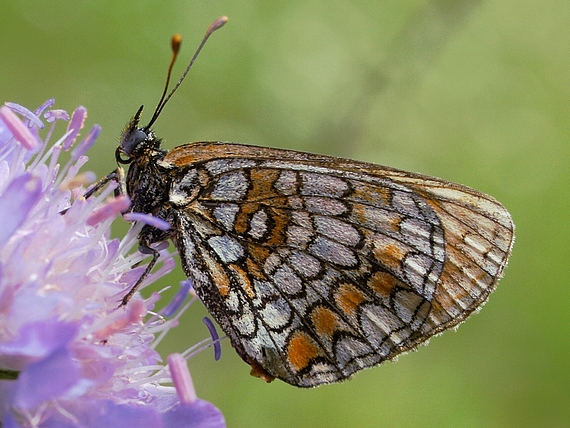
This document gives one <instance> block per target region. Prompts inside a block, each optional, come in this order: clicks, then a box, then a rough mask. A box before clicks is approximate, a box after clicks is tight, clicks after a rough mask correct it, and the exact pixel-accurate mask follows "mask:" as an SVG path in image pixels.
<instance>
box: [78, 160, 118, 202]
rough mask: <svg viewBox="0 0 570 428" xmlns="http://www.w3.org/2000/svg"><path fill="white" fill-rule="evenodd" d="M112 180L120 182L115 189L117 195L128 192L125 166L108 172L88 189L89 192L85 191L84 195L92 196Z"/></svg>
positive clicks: (86, 196) (85, 196)
mask: <svg viewBox="0 0 570 428" xmlns="http://www.w3.org/2000/svg"><path fill="white" fill-rule="evenodd" d="M111 181H116V182H117V183H118V187H117V188H116V189H115V196H119V195H126V194H127V188H126V186H125V171H124V170H123V168H121V167H119V168H117V169H116V170H115V171H113V172H111V173H110V174H107V175H106V176H105V177H103V178H101V179H100V180H99V181H97V183H95V184H94V185H93V186H92V187H91V188H90V189H89V190H87V192H85V194H84V195H83V197H84V198H85V199H87V198H90V197H91V196H92V195H93V194H94V193H97V192H98V191H99V190H101V189H102V188H103V187H105V186H106V185H107V184H109V183H110V182H111Z"/></svg>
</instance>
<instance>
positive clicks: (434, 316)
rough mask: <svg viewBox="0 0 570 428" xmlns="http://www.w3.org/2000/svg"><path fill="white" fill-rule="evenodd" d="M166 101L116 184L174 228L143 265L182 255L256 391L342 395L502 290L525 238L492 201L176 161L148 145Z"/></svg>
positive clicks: (245, 161)
mask: <svg viewBox="0 0 570 428" xmlns="http://www.w3.org/2000/svg"><path fill="white" fill-rule="evenodd" d="M218 25H219V24H218ZM220 26H221V25H220ZM211 28H212V27H211ZM218 28H219V27H218ZM215 29H216V28H215ZM208 35H209V34H208V33H207V36H208ZM206 38H207V37H206ZM206 38H205V39H206ZM203 43H204V42H202V44H201V45H200V48H201V46H202V45H203ZM200 48H199V49H200ZM198 51H199V50H198ZM198 51H197V52H198ZM195 56H196V54H195ZM195 56H194V58H193V60H192V62H193V61H194V59H195ZM169 75H170V69H169ZM179 83H180V82H179ZM175 89H176V88H175ZM165 93H166V89H165ZM171 94H172V92H171ZM164 99H165V98H164V94H163V98H162V99H161V102H159V106H158V107H157V109H156V111H155V115H154V116H153V119H151V122H150V123H149V124H148V125H147V126H140V125H139V122H140V118H141V115H142V107H141V108H140V109H139V110H138V112H137V113H136V114H135V116H134V117H133V118H132V119H131V120H130V121H129V123H128V124H127V126H126V127H125V129H124V131H123V134H122V137H121V141H120V145H119V147H118V148H117V151H116V160H117V162H118V163H119V164H128V165H129V169H128V172H127V174H126V177H123V173H122V169H121V168H119V169H118V170H117V171H116V172H115V173H112V174H110V176H109V177H111V179H117V180H121V181H122V182H123V185H124V192H126V193H127V194H128V195H129V197H130V198H131V203H132V204H131V207H130V209H129V211H132V212H139V213H149V214H152V215H154V216H156V217H158V218H161V219H163V220H165V221H167V222H168V223H169V224H170V225H171V228H170V229H169V230H166V231H165V230H160V229H158V228H156V227H154V226H152V225H148V224H147V225H145V226H144V227H143V229H142V230H141V232H140V235H139V242H140V248H141V250H142V251H144V252H147V253H151V254H153V257H154V258H153V261H156V259H157V258H158V251H157V250H156V249H154V248H153V245H155V244H156V243H161V242H163V241H165V240H172V242H173V243H174V244H175V246H176V247H177V249H178V252H179V254H180V259H181V264H182V268H183V270H184V273H185V274H186V275H187V276H188V278H190V279H191V280H192V281H193V286H194V289H195V291H196V293H197V295H198V297H199V298H200V299H201V301H202V302H203V303H204V305H205V306H206V308H207V309H208V311H209V312H210V314H211V315H212V317H213V318H214V319H215V320H216V321H217V322H218V324H219V325H220V327H221V328H222V330H223V331H224V332H225V334H226V335H227V337H228V338H229V340H230V341H231V344H232V346H233V347H234V348H235V350H236V351H237V353H238V354H239V356H240V357H241V358H242V359H243V360H244V361H246V362H247V363H248V364H250V365H251V367H252V374H253V375H254V376H257V377H261V378H262V379H265V380H266V381H271V380H273V379H275V378H278V379H281V380H283V381H285V382H287V383H289V384H291V385H295V386H298V387H314V386H318V385H321V384H326V383H331V382H338V381H342V380H345V379H347V378H349V377H351V376H352V375H353V374H354V373H355V372H357V371H359V370H362V369H364V368H368V367H372V366H375V365H378V364H380V363H382V362H384V361H387V360H391V359H393V358H395V357H396V356H398V355H399V354H401V353H403V352H406V351H409V350H412V349H415V348H416V347H417V346H418V345H420V344H421V343H424V342H426V341H427V340H428V339H429V338H430V337H432V336H434V335H436V334H438V333H441V332H442V331H444V330H447V329H450V328H452V327H454V326H456V325H458V324H459V323H461V322H462V321H464V320H465V319H466V318H467V317H468V316H469V315H470V314H472V313H473V312H475V311H477V310H478V309H479V308H480V307H481V306H482V305H483V304H484V303H485V302H486V301H487V299H488V298H489V295H490V294H491V293H492V292H493V291H494V290H495V288H496V286H497V282H498V280H499V279H500V278H501V277H502V275H503V270H504V269H505V266H506V264H507V259H508V258H509V255H510V253H511V248H512V245H513V240H514V225H513V222H512V219H511V216H510V214H509V213H508V211H507V210H506V209H505V208H504V207H503V206H502V205H501V204H500V203H499V202H498V201H496V200H495V199H494V198H492V197H491V196H488V195H485V194H483V193H480V192H478V191H476V190H473V189H470V188H469V187H466V186H462V185H459V184H454V183H450V182H447V181H444V180H440V179H438V178H433V177H428V176H424V175H420V174H415V173H411V172H406V171H400V170H397V169H393V168H389V167H386V166H380V165H375V164H371V163H365V162H359V161H354V160H348V159H342V158H336V157H331V156H324V155H316V154H309V153H303V152H297V151H292V150H282V149H273V148H266V147H257V146H250V145H242V144H236V143H221V142H196V143H190V144H186V145H182V146H179V147H176V148H174V149H173V150H170V151H166V150H164V149H162V148H161V141H160V139H159V138H157V137H156V135H155V134H154V132H153V131H152V129H151V125H152V123H153V122H154V120H155V119H156V117H157V116H158V113H160V111H161V110H162V107H163V106H164V103H165V102H166V101H167V100H168V97H167V98H166V101H164ZM123 180H124V181H123ZM152 264H153V263H151V265H149V268H148V269H151V268H152ZM140 281H142V279H141V280H139V283H140ZM136 287H137V286H135V287H134V288H133V289H132V290H130V292H129V293H128V294H127V295H126V296H125V299H124V300H123V303H125V304H126V302H127V301H128V299H130V297H131V296H132V295H133V293H134V292H135V290H136Z"/></svg>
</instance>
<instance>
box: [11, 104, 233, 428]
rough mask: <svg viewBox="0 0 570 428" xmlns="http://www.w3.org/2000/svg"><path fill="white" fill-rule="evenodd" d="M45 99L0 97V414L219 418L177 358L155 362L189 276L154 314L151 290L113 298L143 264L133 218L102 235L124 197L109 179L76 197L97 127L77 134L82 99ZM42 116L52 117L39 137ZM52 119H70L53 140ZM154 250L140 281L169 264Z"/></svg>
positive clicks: (39, 420)
mask: <svg viewBox="0 0 570 428" xmlns="http://www.w3.org/2000/svg"><path fill="white" fill-rule="evenodd" d="M52 105H53V100H50V101H48V102H46V103H45V104H44V105H42V106H41V107H40V108H39V109H37V110H36V111H35V112H33V113H32V112H30V111H28V110H27V109H25V108H23V107H21V106H18V105H15V104H7V105H6V106H2V107H0V425H1V426H2V427H4V428H10V427H102V426H105V427H114V426H117V427H118V426H120V427H124V426H127V427H129V426H131V427H149V428H150V427H157V428H158V427H212V428H213V427H223V426H225V423H224V419H223V416H222V414H221V413H220V411H219V410H218V409H217V408H215V407H214V406H213V405H212V404H210V403H208V402H206V401H204V400H200V399H198V398H197V397H196V394H195V392H194V388H193V386H192V382H191V380H190V374H189V372H188V369H187V366H186V361H185V359H184V357H182V356H181V355H179V354H174V355H171V356H170V357H169V358H168V365H163V364H161V358H160V356H159V355H158V353H157V352H156V351H155V350H154V347H155V346H156V344H157V342H158V341H159V340H160V338H161V337H163V336H164V334H166V333H167V332H168V330H169V329H170V328H172V327H173V326H174V325H176V323H177V319H178V317H179V316H180V314H181V312H182V311H184V310H185V309H186V308H187V307H188V306H189V304H190V303H191V301H190V302H187V303H186V304H185V305H184V304H182V302H184V301H185V300H187V299H185V298H186V297H187V296H188V294H189V292H188V288H189V284H188V283H184V284H183V287H182V289H181V292H180V293H179V294H178V295H177V297H176V298H175V300H174V301H173V302H171V303H170V304H169V305H167V306H166V308H165V309H164V310H163V311H162V313H159V314H156V313H154V312H152V310H153V309H154V306H155V304H156V302H157V301H158V300H159V298H160V297H159V295H158V294H157V293H155V294H153V295H152V296H151V297H150V298H148V299H147V300H143V299H142V297H141V296H140V295H138V294H135V296H134V297H133V298H132V299H131V301H130V302H129V303H128V304H127V305H125V306H119V303H120V300H121V297H122V296H123V295H124V294H125V293H126V292H127V291H128V290H129V289H130V287H132V286H133V285H134V283H135V282H136V281H137V280H138V278H140V276H141V274H142V272H143V271H144V270H145V259H144V258H145V256H144V255H143V254H141V253H139V252H138V251H136V246H137V239H136V236H137V233H138V231H139V230H140V228H141V227H142V224H141V222H140V221H139V222H137V223H135V224H134V226H133V227H132V228H131V230H130V231H129V232H128V233H127V235H126V236H125V237H124V238H123V239H121V240H119V239H111V238H110V232H109V230H110V225H111V223H112V221H113V220H114V219H115V218H117V217H120V213H121V212H122V211H124V210H126V209H127V208H128V206H129V200H128V197H127V196H124V195H120V196H117V197H114V196H113V190H114V188H115V187H116V183H110V184H109V185H108V186H107V187H106V188H105V189H104V190H102V191H101V192H100V194H98V195H96V196H93V197H91V198H88V199H85V198H83V197H82V195H83V194H84V193H85V186H86V185H87V184H88V183H90V182H92V181H93V180H94V177H93V176H92V174H89V173H80V172H79V170H80V168H81V167H82V166H83V165H84V164H85V163H86V162H87V157H86V156H85V153H86V151H87V150H88V149H89V147H90V146H91V145H92V144H93V143H94V141H95V139H96V138H97V135H98V134H99V130H100V128H99V127H98V126H94V127H93V128H92V129H91V130H90V131H89V132H88V133H87V135H86V137H85V138H84V139H83V140H82V141H80V142H79V143H76V141H77V139H78V135H79V133H80V131H81V129H82V127H83V122H84V120H85V117H86V110H85V109H84V108H82V107H79V108H78V109H77V110H75V112H74V113H73V115H72V117H71V119H69V117H68V115H67V113H66V112H65V111H62V110H56V109H51V106H52ZM15 112H16V113H19V114H20V115H22V116H23V117H24V121H22V120H20V119H19V117H18V116H17V115H16V114H15ZM40 117H43V118H44V120H45V121H46V122H47V123H48V124H49V125H50V126H49V129H48V130H47V132H46V135H45V137H44V138H43V139H42V138H40V129H42V128H43V127H44V123H43V121H42V120H41V119H40ZM58 121H68V128H67V132H66V133H65V135H64V136H63V137H62V138H61V139H59V140H58V141H57V142H56V143H55V144H53V145H50V144H48V143H49V140H50V139H51V137H52V134H53V133H54V127H55V123H56V122H58ZM42 134H43V132H42ZM60 155H64V156H65V157H67V158H69V160H68V161H67V162H65V163H63V162H62V161H61V157H62V156H60ZM161 261H162V265H161V267H160V268H159V269H157V270H155V272H154V273H152V274H151V275H149V276H148V277H147V279H146V281H145V284H146V283H150V282H152V281H154V280H155V279H157V278H158V277H160V276H162V275H164V274H165V273H167V272H169V271H170V270H171V269H172V268H173V266H174V262H173V259H172V254H170V253H169V252H168V249H167V248H166V249H162V250H161ZM137 263H138V264H137ZM133 265H136V266H137V267H135V268H132V266H133ZM143 285H144V284H143ZM169 385H172V386H169Z"/></svg>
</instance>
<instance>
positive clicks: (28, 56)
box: [0, 0, 570, 427]
mask: <svg viewBox="0 0 570 428" xmlns="http://www.w3.org/2000/svg"><path fill="white" fill-rule="evenodd" d="M222 14H225V15H228V16H229V17H230V22H229V23H228V24H227V25H226V27H225V28H223V29H222V30H221V31H219V32H218V33H216V34H215V35H214V36H213V38H212V39H211V41H210V42H209V44H208V45H207V46H206V48H205V50H204V52H203V54H202V55H201V57H200V58H199V61H198V62H197V64H196V67H195V68H194V70H193V71H192V72H191V74H190V76H189V78H188V81H187V82H186V83H185V84H184V85H183V87H182V88H181V90H180V91H179V92H178V94H177V95H176V96H175V97H174V98H173V99H172V101H171V102H170V104H169V105H168V106H167V107H166V108H165V110H164V112H163V115H162V117H161V118H160V119H159V121H158V122H157V123H156V125H155V130H156V132H157V133H158V134H159V135H161V136H163V137H164V138H165V140H166V143H165V146H166V147H167V148H172V147H175V146H177V145H180V144H182V143H185V142H190V141H196V140H214V139H215V140H229V141H238V142H247V143H252V144H260V145H268V146H274V147H281V148H294V149H298V150H304V151H312V152H320V153H326V154H331V155H338V156H343V157H350V158H355V159H361V160H366V161H370V162H376V163H380V164H385V165H391V166H394V167H397V168H401V169H405V170H411V171H416V172H421V173H424V174H429V175H434V176H438V177H442V178H445V179H447V180H450V181H455V182H459V183H462V184H466V185H469V186H471V187H474V188H476V189H478V190H481V191H484V192H486V193H489V194H491V195H493V196H495V197H496V198H497V199H499V200H500V201H501V202H502V203H503V204H504V205H505V206H506V207H507V208H508V209H509V210H510V211H511V213H512V215H513V218H514V221H515V224H516V226H517V230H516V232H517V240H516V243H515V247H514V252H513V256H512V258H511V261H510V264H509V266H508V268H507V270H506V275H505V278H504V279H503V280H502V282H501V283H500V285H499V289H498V291H497V292H496V293H495V294H494V295H493V296H492V297H491V300H490V302H489V303H488V304H487V305H486V306H485V308H484V309H483V310H482V312H481V313H480V314H479V315H478V316H474V317H473V318H472V319H470V320H469V321H468V322H467V323H465V324H464V325H462V326H461V328H460V329H459V331H458V332H457V333H452V332H448V333H445V334H444V335H443V336H442V337H439V338H436V339H433V340H432V343H431V344H430V346H428V347H422V348H421V349H420V350H419V352H414V353H410V354H408V355H405V356H403V357H401V358H400V360H399V361H398V362H397V363H395V364H394V363H388V364H386V365H384V366H382V367H380V368H375V369H372V370H367V371H365V372H362V373H359V374H357V375H356V376H355V377H354V378H353V379H352V380H351V381H349V382H345V383H343V384H339V385H329V386H324V387H320V388H317V389H314V390H301V389H297V388H294V387H291V386H288V385H286V384H284V383H281V382H274V383H272V384H269V385H267V384H264V383H263V382H262V381H260V380H259V379H254V378H252V377H250V376H249V375H248V371H249V370H248V366H247V365H246V364H245V363H243V362H241V360H240V359H239V358H238V357H237V356H236V355H235V353H234V352H233V350H232V349H231V347H230V346H229V342H227V341H224V343H223V348H224V352H223V357H222V360H221V361H219V362H215V361H213V358H212V352H211V350H208V351H206V352H203V353H202V354H200V355H199V356H197V357H195V358H193V359H191V361H190V368H191V371H192V375H193V377H194V382H195V385H196V389H197V392H198V394H199V395H200V396H201V397H203V398H205V399H208V400H210V401H212V402H213V403H214V404H216V405H217V406H219V408H220V409H221V410H222V411H223V413H224V415H225V417H226V418H227V422H228V425H229V426H231V427H252V426H253V427H306V426H307V427H308V426H310V427H377V426H387V427H419V426H421V427H563V426H564V427H566V426H570V364H569V362H570V335H569V333H570V328H569V303H570V286H569V285H568V280H567V275H568V274H567V271H568V267H569V257H568V256H569V253H570V252H569V238H570V236H569V235H570V234H569V230H570V228H569V212H570V210H569V208H570V203H569V184H570V181H569V163H570V162H569V160H570V153H569V141H570V135H569V132H570V127H569V125H570V115H569V112H570V108H569V106H570V73H569V69H570V25H569V23H570V6H569V3H568V1H567V0H564V1H560V0H554V1H549V2H545V1H529V0H523V1H514V0H510V1H496V0H495V1H467V0H466V1H452V0H439V1H420V0H417V1H412V0H392V1H378V0H375V1H364V0H362V1H351V2H347V1H338V0H327V1H318V0H303V1H295V0H287V1H278V2H266V1H261V0H256V1H253V0H252V1H233V2H230V1H221V0H220V1H209V2H205V1H188V0H184V1H182V0H180V1H123V2H111V1H99V2H95V1H89V2H88V1H69V0H59V1H57V0H51V1H49V2H39V1H30V0H19V1H15V2H9V1H6V0H2V2H1V16H0V22H1V25H0V59H1V65H0V100H1V101H15V102H19V103H21V104H23V105H26V106H28V107H29V108H35V107H36V106H38V105H39V104H40V103H42V102H43V101H44V100H45V99H47V98H50V97H55V98H56V101H57V104H56V107H59V108H63V109H68V110H72V109H73V108H75V107H76V106H77V105H80V104H81V105H84V106H86V107H87V108H88V110H89V114H90V116H89V118H88V126H91V125H92V124H93V123H99V124H100V125H101V126H102V127H103V132H102V134H101V136H100V138H99V140H98V143H97V145H96V147H94V149H93V150H92V151H91V154H90V156H91V159H92V162H91V163H90V165H91V168H93V169H94V170H95V171H96V172H97V173H98V174H99V175H102V174H104V173H106V172H108V171H110V170H111V169H113V168H114V159H113V152H114V149H115V147H116V144H117V138H118V136H119V134H120V131H121V129H122V128H123V126H124V124H125V122H126V121H127V120H128V119H129V118H130V117H131V116H132V115H133V114H134V112H135V111H136V109H137V108H138V106H139V105H140V104H145V105H147V115H146V116H145V120H146V119H148V118H149V117H150V111H149V110H151V108H152V107H154V105H155V104H156V102H157V99H158V97H159V95H160V92H161V90H162V84H163V79H164V75H165V71H166V66H167V63H168V61H169V58H170V51H169V38H170V36H171V34H173V33H175V32H179V33H182V34H183V36H184V38H185V42H184V45H183V51H182V59H181V61H180V64H178V68H177V69H176V70H178V71H176V72H175V75H178V73H180V72H181V69H182V68H183V65H182V63H183V62H185V61H187V59H188V58H189V57H190V55H191V53H192V51H193V50H194V47H195V46H196V45H197V43H198V41H199V39H200V38H201V36H202V34H203V32H204V30H205V28H206V27H207V26H208V25H209V23H210V22H211V21H212V20H213V19H214V18H216V17H217V16H219V15H222ZM143 121H144V120H143ZM117 233H119V232H117ZM181 278H182V273H181V270H180V268H179V267H178V268H177V269H176V271H175V273H173V274H171V275H170V276H169V277H168V278H167V283H169V284H176V283H177V282H178V281H179V280H180V279H181ZM204 313H205V311H204V309H203V308H202V307H201V305H200V304H199V303H197V304H196V305H195V306H193V307H192V308H191V310H190V311H189V313H188V314H187V315H188V316H186V317H185V318H184V320H183V323H182V325H181V326H180V327H179V328H178V329H177V330H175V331H174V332H173V335H172V336H171V337H170V340H169V341H168V342H166V343H165V344H164V346H163V347H162V349H161V350H162V352H163V353H164V355H166V353H167V352H173V351H176V350H178V351H181V350H183V349H185V348H187V347H188V346H190V345H192V344H193V343H195V342H196V341H198V340H199V339H202V338H204V337H206V336H207V332H206V330H205V328H204V326H203V325H202V323H201V321H200V319H201V317H202V316H203V315H204Z"/></svg>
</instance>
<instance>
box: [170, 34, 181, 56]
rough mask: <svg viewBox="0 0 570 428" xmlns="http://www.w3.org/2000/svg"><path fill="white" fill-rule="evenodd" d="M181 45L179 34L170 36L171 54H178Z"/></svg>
mask: <svg viewBox="0 0 570 428" xmlns="http://www.w3.org/2000/svg"><path fill="white" fill-rule="evenodd" d="M181 44H182V36H181V35H180V34H175V35H173V36H172V39H171V41H170V46H171V47H172V52H174V53H178V51H179V50H180V45H181Z"/></svg>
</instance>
